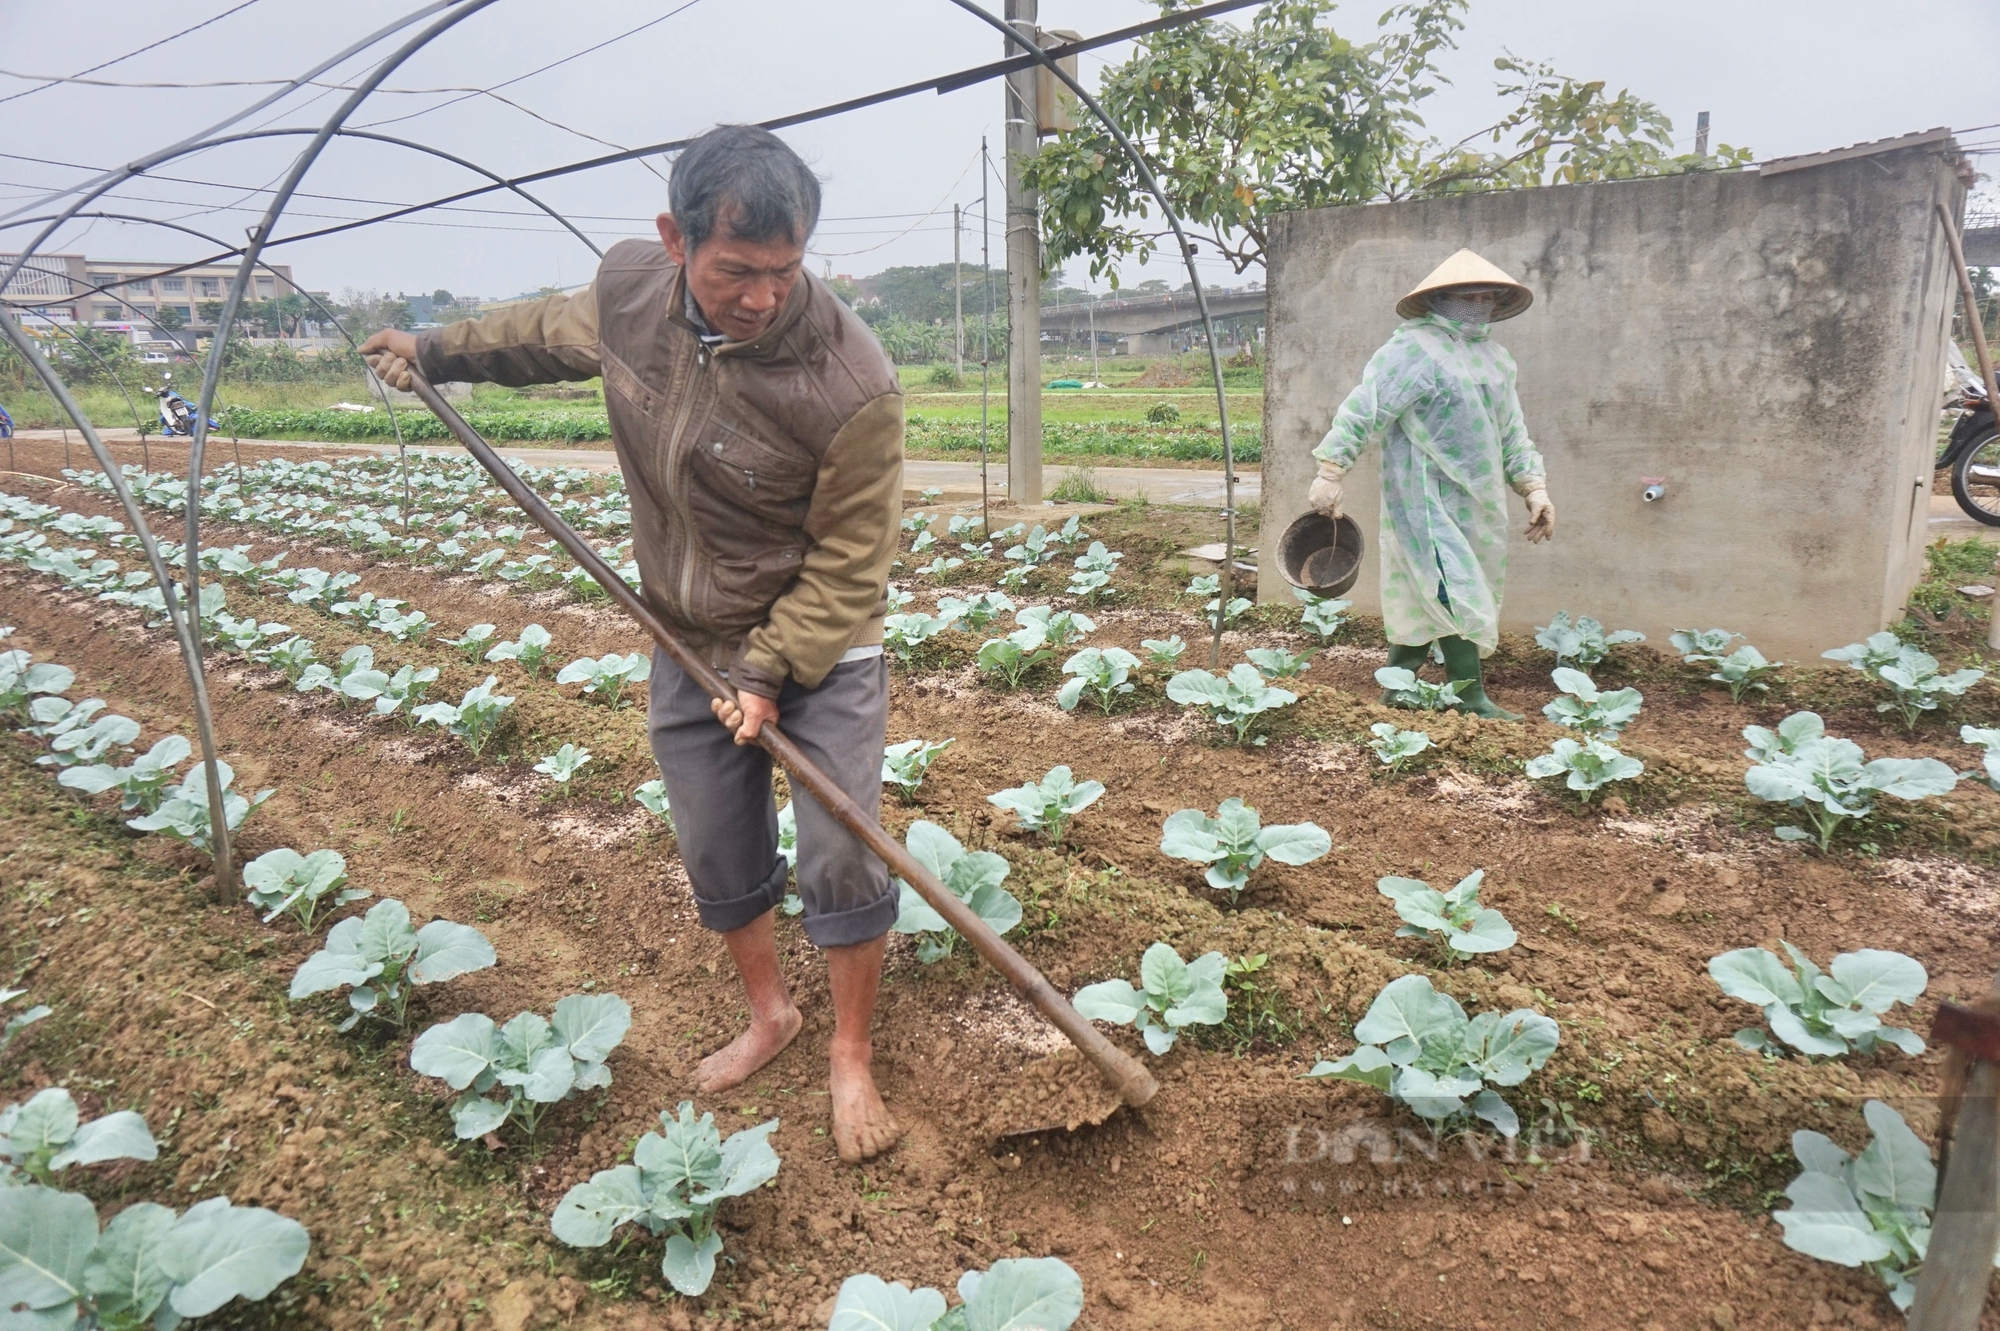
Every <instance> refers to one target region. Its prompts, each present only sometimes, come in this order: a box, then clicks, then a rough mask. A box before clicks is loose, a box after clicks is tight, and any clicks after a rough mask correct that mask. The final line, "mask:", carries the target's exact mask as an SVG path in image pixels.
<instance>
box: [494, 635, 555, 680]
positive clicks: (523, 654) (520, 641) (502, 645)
mask: <svg viewBox="0 0 2000 1331" xmlns="http://www.w3.org/2000/svg"><path fill="white" fill-rule="evenodd" d="M550 641H551V639H550V637H549V631H548V630H547V629H545V628H543V627H542V626H541V625H540V624H530V625H528V626H527V627H526V628H524V629H522V630H521V636H520V637H518V638H516V639H514V640H513V641H512V642H498V643H495V644H494V645H493V647H492V648H491V649H490V650H489V651H488V652H487V653H486V659H487V660H489V661H513V662H515V663H517V664H518V665H519V666H520V667H521V669H523V670H525V671H527V672H528V677H529V678H530V679H540V678H541V677H542V667H543V666H544V665H545V664H547V662H548V659H549V643H550Z"/></svg>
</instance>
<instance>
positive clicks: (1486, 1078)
mask: <svg viewBox="0 0 2000 1331" xmlns="http://www.w3.org/2000/svg"><path fill="white" fill-rule="evenodd" d="M1354 1038H1355V1039H1356V1040H1357V1041H1359V1042H1360V1047H1359V1048H1357V1049H1356V1050H1355V1051H1354V1052H1353V1053H1351V1054H1348V1055H1347V1056H1345V1057H1343V1058H1339V1059H1336V1060H1333V1061H1331V1062H1328V1061H1325V1060H1322V1061H1320V1062H1319V1063H1316V1064H1314V1065H1313V1069H1312V1071H1310V1072H1308V1073H1306V1076H1308V1077H1314V1078H1320V1079H1336V1080H1340V1081H1358V1082H1364V1083H1366V1084H1367V1085H1370V1086H1373V1087H1375V1088H1376V1089H1377V1090H1379V1091H1381V1092H1382V1093H1383V1094H1385V1095H1387V1096H1388V1097H1389V1098H1390V1099H1392V1100H1394V1101H1396V1102H1397V1103H1398V1104H1402V1105H1407V1106H1408V1107H1409V1109H1410V1111H1411V1112H1412V1113H1414V1114H1415V1115H1416V1116H1417V1117H1418V1118H1421V1119H1423V1120H1424V1121H1425V1122H1427V1123H1429V1124H1430V1125H1431V1128H1432V1130H1433V1131H1437V1130H1440V1129H1442V1127H1443V1126H1444V1125H1445V1124H1446V1123H1448V1122H1450V1121H1451V1120H1452V1119H1454V1118H1457V1117H1459V1116H1460V1115H1463V1114H1465V1113H1467V1112H1470V1113H1471V1114H1472V1115H1473V1116H1474V1117H1476V1118H1480V1119H1484V1120H1485V1121H1486V1122H1488V1123H1491V1124H1492V1125H1493V1126H1494V1127H1495V1128H1497V1129H1498V1130H1499V1131H1500V1133H1501V1135H1503V1136H1507V1137H1514V1136H1518V1135H1519V1134H1520V1131H1521V1120H1520V1117H1519V1116H1518V1115H1517V1114H1516V1113H1515V1112H1514V1107H1513V1106H1512V1105H1510V1104H1508V1103H1507V1101H1506V1100H1505V1099H1504V1098H1503V1097H1502V1096H1501V1095H1500V1093H1499V1092H1498V1091H1495V1090H1493V1089H1492V1087H1493V1086H1519V1085H1520V1084H1521V1083H1522V1082H1524V1081H1526V1080H1527V1079H1528V1076H1529V1074H1531V1073H1533V1072H1535V1071H1536V1070H1537V1069H1539V1068H1540V1067H1541V1066H1542V1065H1543V1064H1544V1063H1546V1062H1548V1061H1549V1056H1550V1055H1551V1054H1553V1053H1555V1051H1556V1045H1557V1043H1558V1041H1559V1040H1560V1039H1561V1032H1560V1031H1559V1030H1558V1029H1557V1027H1556V1024H1555V1022H1554V1021H1552V1020H1550V1019H1549V1018H1547V1017H1545V1016H1542V1015H1541V1014H1540V1013H1538V1012H1535V1011H1532V1010H1530V1009H1528V1008H1516V1009H1515V1010H1514V1011H1512V1012H1509V1013H1506V1014H1504V1015H1503V1014H1501V1013H1498V1012H1482V1013H1480V1014H1479V1015H1478V1016H1476V1017H1473V1018H1470V1019H1468V1018H1467V1017H1466V1015H1465V1009H1464V1008H1462V1007H1460V1006H1459V1005H1458V1000H1457V999H1455V998H1453V997H1452V996H1451V995H1450V994H1441V993H1438V992H1437V991H1436V990H1434V989H1432V988H1431V982H1430V977H1429V976H1425V975H1405V976H1403V977H1402V978H1401V979H1397V980H1391V981H1390V982H1389V983H1388V984H1387V985H1385V986H1384V987H1383V989H1382V992H1381V993H1379V994H1377V995H1376V996H1375V1001H1374V1002H1373V1003H1372V1004H1370V1005H1369V1008H1368V1015H1367V1016H1365V1017H1363V1018H1362V1019H1361V1020H1360V1021H1359V1022H1357V1023H1355V1027H1354ZM1488 1083H1491V1085H1488Z"/></svg>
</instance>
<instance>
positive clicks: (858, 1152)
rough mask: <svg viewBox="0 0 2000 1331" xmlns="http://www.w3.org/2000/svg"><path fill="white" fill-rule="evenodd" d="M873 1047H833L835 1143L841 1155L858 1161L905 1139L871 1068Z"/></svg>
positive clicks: (852, 1162) (832, 1081)
mask: <svg viewBox="0 0 2000 1331" xmlns="http://www.w3.org/2000/svg"><path fill="white" fill-rule="evenodd" d="M869 1057H870V1051H869V1049H868V1047H867V1046H865V1045H864V1046H863V1047H862V1048H861V1049H860V1050H859V1051H858V1052H856V1051H850V1052H846V1053H843V1052H841V1051H840V1050H839V1049H834V1050H831V1051H830V1062H831V1064H832V1069H833V1075H832V1078H831V1083H832V1088H833V1144H834V1145H835V1146H836V1147H838V1148H839V1149H840V1158H841V1159H842V1160H843V1161H845V1162H846V1163H848V1164H850V1165H858V1164H860V1163H861V1162H862V1161H863V1160H869V1159H872V1158H874V1157H875V1156H878V1155H880V1154H882V1152H884V1151H886V1150H888V1149H889V1148H890V1147H892V1146H894V1145H895V1144H896V1143H897V1142H899V1141H901V1140H902V1139H903V1128H902V1125H901V1124H899V1123H897V1122H896V1120H895V1119H894V1118H893V1117H891V1116H890V1114H889V1107H888V1106H887V1105H885V1104H883V1103H882V1096H881V1094H880V1093H879V1092H878V1091H877V1090H876V1089H875V1077H874V1074H873V1073H872V1072H870V1071H869V1066H868V1064H869Z"/></svg>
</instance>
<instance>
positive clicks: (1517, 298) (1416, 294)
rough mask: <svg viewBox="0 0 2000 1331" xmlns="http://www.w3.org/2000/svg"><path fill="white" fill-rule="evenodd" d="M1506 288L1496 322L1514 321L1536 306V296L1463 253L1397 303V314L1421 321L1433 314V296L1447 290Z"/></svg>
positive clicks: (1495, 311) (1497, 307)
mask: <svg viewBox="0 0 2000 1331" xmlns="http://www.w3.org/2000/svg"><path fill="white" fill-rule="evenodd" d="M1460 286H1482V287H1504V288H1505V290H1504V291H1502V292H1501V294H1500V299H1499V300H1498V301H1497V302H1496V303H1495V304H1494V307H1493V320H1494V322H1495V323H1498V322H1499V321H1500V320H1502V319H1511V318H1513V317H1514V316H1515V315H1517V314H1519V313H1521V311H1523V310H1525V309H1527V308H1528V306H1530V305H1532V304H1534V301H1535V293H1534V292H1532V291H1530V290H1528V289H1527V288H1526V287H1524V286H1522V285H1521V284H1520V283H1519V282H1516V281H1515V280H1514V279H1513V278H1511V277H1509V276H1507V274H1505V273H1503V272H1501V271H1500V270H1499V269H1498V268H1495V267H1494V266H1493V265H1492V264H1490V263H1488V262H1486V260H1484V259H1482V258H1480V257H1479V256H1478V255H1477V254H1474V253H1473V252H1472V251H1471V250H1460V251H1459V252H1458V253H1456V254H1454V255H1452V256H1451V257H1450V258H1449V259H1446V260H1445V261H1444V262H1443V263H1441V264H1439V265H1438V266H1437V267H1436V268H1434V269H1432V270H1431V275H1430V276H1429V277H1426V278H1425V279H1424V280H1423V281H1421V282H1419V283H1417V285H1416V287H1415V288H1414V289H1413V290H1412V291H1411V292H1410V294H1409V295H1407V296H1405V297H1403V298H1402V299H1401V300H1399V301H1397V302H1396V313H1398V314H1400V315H1402V316H1403V317H1404V318H1405V319H1417V318H1421V317H1423V316H1424V315H1426V314H1429V313H1430V312H1431V303H1430V300H1429V296H1430V293H1431V292H1433V291H1437V290H1441V289H1442V288H1444V287H1460Z"/></svg>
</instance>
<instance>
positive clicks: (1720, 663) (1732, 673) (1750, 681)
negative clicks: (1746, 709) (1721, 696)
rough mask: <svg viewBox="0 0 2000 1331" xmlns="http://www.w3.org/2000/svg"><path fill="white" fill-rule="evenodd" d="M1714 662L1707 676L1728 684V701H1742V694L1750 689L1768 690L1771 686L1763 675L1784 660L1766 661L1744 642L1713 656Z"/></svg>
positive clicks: (1763, 691) (1759, 653) (1760, 653)
mask: <svg viewBox="0 0 2000 1331" xmlns="http://www.w3.org/2000/svg"><path fill="white" fill-rule="evenodd" d="M1714 664H1715V670H1714V672H1713V673H1711V674H1710V675H1709V678H1710V679H1712V680H1714V681H1715V682H1716V683H1718V684H1727V685H1728V686H1729V701H1731V702H1742V701H1743V695H1744V694H1745V693H1746V692H1748V691H1749V690H1751V689H1755V690H1757V692H1759V693H1768V692H1770V689H1771V686H1770V685H1769V684H1767V683H1765V682H1764V676H1766V675H1768V674H1770V673H1771V672H1772V671H1774V670H1776V669H1777V668H1778V667H1780V666H1782V665H1784V662H1783V661H1766V660H1765V659H1764V654H1763V653H1762V652H1760V651H1758V650H1757V649H1756V648H1755V647H1752V646H1751V645H1750V644H1749V643H1747V642H1746V643H1744V644H1743V645H1742V646H1741V647H1738V648H1737V649H1736V650H1735V651H1733V652H1731V653H1730V654H1729V655H1727V656H1718V657H1716V658H1714Z"/></svg>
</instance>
